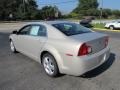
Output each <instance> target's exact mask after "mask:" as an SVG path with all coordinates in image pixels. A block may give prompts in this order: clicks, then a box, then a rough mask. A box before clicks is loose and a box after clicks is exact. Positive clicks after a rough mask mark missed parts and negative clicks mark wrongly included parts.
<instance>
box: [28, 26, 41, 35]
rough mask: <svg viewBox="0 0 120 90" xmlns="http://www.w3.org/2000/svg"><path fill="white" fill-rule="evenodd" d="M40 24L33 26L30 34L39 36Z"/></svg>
mask: <svg viewBox="0 0 120 90" xmlns="http://www.w3.org/2000/svg"><path fill="white" fill-rule="evenodd" d="M39 29H40V26H32V27H31V30H30V35H33V36H37V35H38V31H39Z"/></svg>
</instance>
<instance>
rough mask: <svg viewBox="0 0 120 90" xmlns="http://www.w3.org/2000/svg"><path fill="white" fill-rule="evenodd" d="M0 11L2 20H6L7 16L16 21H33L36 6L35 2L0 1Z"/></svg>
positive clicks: (30, 0)
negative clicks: (11, 16) (10, 15)
mask: <svg viewBox="0 0 120 90" xmlns="http://www.w3.org/2000/svg"><path fill="white" fill-rule="evenodd" d="M23 1H24V3H23ZM25 1H26V2H25ZM0 9H1V11H0V19H2V20H5V19H8V18H9V14H12V15H13V17H14V18H16V19H33V18H34V14H35V12H36V11H37V4H36V2H35V0H0Z"/></svg>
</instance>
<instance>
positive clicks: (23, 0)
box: [22, 0, 25, 14]
mask: <svg viewBox="0 0 120 90" xmlns="http://www.w3.org/2000/svg"><path fill="white" fill-rule="evenodd" d="M22 2H23V13H24V14H25V0H22Z"/></svg>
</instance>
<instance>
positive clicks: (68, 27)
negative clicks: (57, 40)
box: [53, 23, 91, 36]
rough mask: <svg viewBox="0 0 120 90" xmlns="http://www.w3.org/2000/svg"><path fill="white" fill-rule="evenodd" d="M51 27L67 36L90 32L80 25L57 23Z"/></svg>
mask: <svg viewBox="0 0 120 90" xmlns="http://www.w3.org/2000/svg"><path fill="white" fill-rule="evenodd" d="M53 26H54V27H55V28H57V29H58V30H60V31H61V32H63V33H64V34H65V35H67V36H71V35H76V34H83V33H89V32H91V30H90V29H88V28H85V27H83V26H81V25H80V24H76V23H57V24H53Z"/></svg>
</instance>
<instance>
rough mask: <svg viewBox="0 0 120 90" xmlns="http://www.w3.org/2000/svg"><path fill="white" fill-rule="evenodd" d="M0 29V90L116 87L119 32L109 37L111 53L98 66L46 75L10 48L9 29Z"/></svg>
mask: <svg viewBox="0 0 120 90" xmlns="http://www.w3.org/2000/svg"><path fill="white" fill-rule="evenodd" d="M3 29H4V28H2V29H0V90H120V33H116V32H103V31H100V33H106V34H108V35H109V36H110V43H109V45H110V48H111V55H110V58H109V59H108V61H107V62H105V63H104V64H103V65H101V66H100V67H98V68H96V69H94V70H92V71H90V72H88V73H86V74H85V75H84V76H81V77H75V76H70V75H61V76H60V77H57V78H50V77H48V76H47V75H46V74H45V72H44V71H43V69H42V66H41V65H40V64H39V63H38V62H35V61H34V60H32V59H30V58H28V57H27V56H25V55H23V54H21V53H17V54H13V53H12V52H11V51H10V47H9V40H8V36H9V33H10V30H9V28H5V29H4V30H3Z"/></svg>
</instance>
